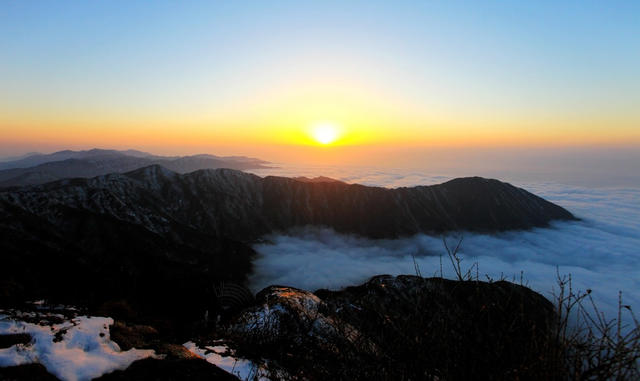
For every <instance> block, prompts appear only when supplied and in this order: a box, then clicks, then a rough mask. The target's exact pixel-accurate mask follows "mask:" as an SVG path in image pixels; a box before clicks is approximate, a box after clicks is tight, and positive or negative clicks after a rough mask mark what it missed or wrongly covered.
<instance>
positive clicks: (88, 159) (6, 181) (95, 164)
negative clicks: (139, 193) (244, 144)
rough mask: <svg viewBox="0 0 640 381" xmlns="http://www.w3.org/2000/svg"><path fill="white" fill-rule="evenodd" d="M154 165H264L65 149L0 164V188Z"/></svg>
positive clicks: (180, 168)
mask: <svg viewBox="0 0 640 381" xmlns="http://www.w3.org/2000/svg"><path fill="white" fill-rule="evenodd" d="M154 164H159V165H162V166H164V167H165V168H169V169H170V170H172V171H175V172H179V173H187V172H193V171H196V170H199V169H206V168H231V169H240V170H243V169H254V168H264V165H265V164H267V162H265V161H262V160H259V159H253V158H248V157H242V156H230V157H218V156H213V155H193V156H182V157H180V156H175V157H170V156H156V155H152V154H149V153H146V152H141V151H136V150H126V151H115V150H103V149H92V150H88V151H69V150H66V151H59V152H55V153H52V154H48V155H42V154H36V155H32V156H28V157H26V158H23V159H20V160H15V161H10V162H4V163H0V187H8V186H22V185H35V184H44V183H47V182H51V181H55V180H60V179H65V178H74V177H85V178H89V177H95V176H100V175H105V174H108V173H125V172H129V171H132V170H135V169H138V168H142V167H146V166H149V165H154Z"/></svg>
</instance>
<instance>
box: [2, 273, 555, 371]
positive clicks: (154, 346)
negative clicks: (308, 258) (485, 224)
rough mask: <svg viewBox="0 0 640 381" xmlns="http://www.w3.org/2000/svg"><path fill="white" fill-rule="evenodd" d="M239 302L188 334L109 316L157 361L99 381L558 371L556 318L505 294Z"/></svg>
mask: <svg viewBox="0 0 640 381" xmlns="http://www.w3.org/2000/svg"><path fill="white" fill-rule="evenodd" d="M232 299H233V298H232ZM241 299H243V302H239V303H236V304H235V305H233V304H229V305H228V307H229V308H228V309H226V310H225V311H224V313H222V314H221V315H220V316H210V317H209V319H208V320H204V319H201V320H199V321H194V322H192V323H190V324H189V326H188V329H185V328H186V327H183V329H182V330H175V329H174V328H172V326H171V325H167V324H166V322H164V321H162V320H157V321H154V320H153V319H151V320H149V319H146V318H142V317H141V316H139V315H137V314H136V313H135V312H134V311H133V310H130V309H128V308H127V306H126V305H119V306H114V305H112V306H110V307H108V309H104V310H103V311H102V312H104V313H109V314H110V315H111V316H113V317H114V318H115V322H113V324H112V325H111V326H110V329H109V331H108V332H107V333H108V334H109V335H108V336H107V338H110V339H111V340H113V341H114V342H116V343H117V344H118V347H119V349H120V350H122V351H129V352H123V353H125V354H126V353H132V352H131V351H144V350H153V356H152V357H149V358H146V359H141V360H137V361H134V362H133V363H131V365H129V366H128V367H127V368H124V369H120V370H115V371H113V372H111V373H107V374H104V375H103V376H102V379H107V380H109V379H111V380H124V379H137V380H140V379H142V380H144V379H150V380H151V379H154V380H155V379H162V380H174V379H175V380H177V379H184V378H185V377H187V376H188V378H189V379H202V380H205V379H209V380H211V379H233V378H234V377H233V376H231V375H230V374H229V373H232V374H235V375H237V376H240V378H243V379H244V378H263V379H265V378H266V379H310V380H325V379H434V380H435V379H478V378H481V379H518V378H519V379H532V378H539V379H544V378H546V377H545V376H546V375H547V374H546V373H545V372H547V371H551V370H550V369H548V364H547V363H545V362H544V360H543V359H544V358H545V355H546V352H547V351H548V350H549V348H550V347H549V345H550V343H551V341H550V340H549V337H550V336H551V332H552V328H553V325H554V322H555V320H554V319H555V313H554V309H553V306H552V305H551V303H550V302H549V301H548V300H547V299H545V298H544V297H542V296H541V295H539V294H537V293H535V292H533V291H531V290H530V289H528V288H526V287H523V286H519V285H516V284H513V283H509V282H504V281H499V282H493V283H487V282H479V281H472V280H471V281H451V280H446V279H442V278H421V277H417V276H398V277H392V276H386V275H382V276H377V277H374V278H372V279H371V280H369V281H368V282H366V283H364V284H362V285H360V286H355V287H348V288H346V289H344V290H341V291H329V290H317V291H316V292H314V293H311V292H308V291H304V290H299V289H295V288H291V287H285V286H270V287H268V288H266V289H264V290H262V291H261V292H259V293H258V294H257V296H256V297H255V300H253V301H250V300H248V299H244V298H241ZM242 303H244V305H243V304H242ZM64 335H65V333H63V334H61V336H60V337H61V340H64ZM1 337H2V336H0V338H1ZM21 340H22V342H23V345H29V344H28V343H29V342H30V338H28V337H27V338H24V337H23V338H22V339H21ZM0 342H1V340H0ZM9 344H10V343H9ZM5 346H7V345H5ZM134 348H135V349H134ZM5 350H6V349H0V359H2V353H3V352H2V351H5ZM204 359H206V360H208V362H206V361H204ZM212 364H216V365H218V366H220V367H222V368H223V369H225V370H226V372H225V371H222V370H221V369H219V368H218V367H216V366H215V365H212ZM47 370H48V368H45V367H43V366H42V365H38V364H37V363H36V364H31V365H23V366H19V367H10V368H0V378H11V379H16V380H21V379H30V378H31V377H33V376H34V375H37V376H38V377H40V376H42V377H45V376H46V377H49V378H51V379H54V377H53V376H52V375H50V374H49V373H48V372H47Z"/></svg>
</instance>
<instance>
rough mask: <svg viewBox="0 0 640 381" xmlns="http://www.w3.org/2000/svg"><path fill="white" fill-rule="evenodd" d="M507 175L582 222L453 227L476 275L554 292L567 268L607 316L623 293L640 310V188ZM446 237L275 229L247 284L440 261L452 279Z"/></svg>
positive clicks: (400, 179) (338, 172)
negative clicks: (504, 228)
mask: <svg viewBox="0 0 640 381" xmlns="http://www.w3.org/2000/svg"><path fill="white" fill-rule="evenodd" d="M255 172H256V174H258V175H262V176H264V175H283V176H308V177H313V176H318V175H325V176H330V177H333V178H336V179H339V180H342V181H346V182H349V183H360V184H366V185H375V186H384V187H399V186H413V185H429V184H437V183H441V182H444V181H447V180H449V179H451V178H453V177H455V176H447V175H432V174H431V175H430V174H425V173H422V172H421V171H419V170H376V169H372V168H366V167H340V168H339V167H292V166H286V167H284V166H283V167H281V168H277V169H270V170H259V171H255ZM500 179H501V180H504V181H509V182H511V183H513V184H514V185H516V186H520V187H522V188H525V189H527V190H528V191H530V192H532V193H534V194H537V195H539V196H541V197H543V198H545V199H547V200H549V201H552V202H554V203H557V204H559V205H561V206H563V207H565V208H566V209H568V210H569V211H571V212H572V213H573V214H574V215H576V216H577V217H579V218H580V219H581V220H580V221H574V222H555V223H553V224H552V225H551V226H550V227H548V228H538V229H532V230H527V231H510V232H505V233H499V234H474V233H469V232H459V233H452V234H450V235H448V236H446V237H444V238H445V239H447V242H448V243H449V244H450V246H455V244H456V243H457V242H458V240H459V238H460V237H463V242H462V245H461V249H460V254H461V257H462V259H463V260H462V268H463V270H465V271H466V270H469V269H472V274H473V276H474V277H475V276H476V274H477V275H478V276H479V278H480V279H484V280H486V279H488V278H492V279H500V278H506V279H509V280H515V281H516V282H521V281H522V282H523V283H524V284H526V285H528V286H529V287H531V288H533V289H534V290H536V291H539V292H541V293H542V294H543V295H545V296H547V297H549V298H552V296H553V292H554V290H556V291H557V289H558V288H557V283H556V280H557V276H558V274H560V275H570V276H571V278H572V282H573V287H574V290H582V291H584V290H587V289H591V290H593V293H592V295H593V297H594V299H595V301H596V303H597V304H598V306H599V307H600V308H601V310H602V311H604V312H605V314H606V315H607V316H609V317H611V318H614V317H615V316H616V314H617V306H618V292H619V291H622V293H623V294H622V295H623V303H624V304H628V305H631V306H632V308H633V309H634V311H640V188H635V187H587V186H571V185H563V184H561V183H559V182H540V181H537V182H527V181H522V179H518V180H513V179H509V178H504V177H503V178H500ZM442 239H443V237H441V236H429V235H424V234H420V235H416V236H413V237H408V238H402V239H395V240H371V239H366V238H362V237H357V236H353V235H344V234H338V233H336V232H334V231H332V230H330V229H323V228H317V227H315V228H312V227H307V228H300V229H297V230H293V231H289V232H285V233H282V234H278V235H271V236H268V237H266V242H265V243H262V244H259V245H256V246H255V249H256V250H257V252H258V253H259V256H258V258H257V259H256V260H255V262H254V266H255V272H254V274H253V275H252V276H251V279H250V282H251V286H252V288H253V289H254V290H255V291H257V290H259V289H261V288H263V287H265V286H267V285H270V284H282V285H289V286H294V287H299V288H303V289H308V290H315V289H318V288H331V289H339V288H341V287H344V286H348V285H354V284H359V283H362V282H364V281H366V280H367V279H368V278H370V277H371V276H373V275H377V274H392V275H395V274H415V273H416V266H415V265H416V264H417V265H418V267H419V270H420V272H421V273H422V275H423V276H433V275H435V276H439V275H440V272H441V269H442V273H443V275H444V276H445V277H449V278H455V273H454V271H453V266H452V265H451V262H450V261H449V258H448V256H447V255H446V251H445V249H444V246H443V242H442ZM414 258H415V263H414ZM441 263H442V266H441ZM476 264H477V268H476Z"/></svg>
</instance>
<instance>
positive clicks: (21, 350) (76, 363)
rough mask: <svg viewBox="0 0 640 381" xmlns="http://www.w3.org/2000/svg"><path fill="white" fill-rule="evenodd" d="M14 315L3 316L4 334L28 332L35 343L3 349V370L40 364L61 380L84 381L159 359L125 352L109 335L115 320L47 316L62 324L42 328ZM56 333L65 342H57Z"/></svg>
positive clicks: (135, 351) (149, 354)
mask: <svg viewBox="0 0 640 381" xmlns="http://www.w3.org/2000/svg"><path fill="white" fill-rule="evenodd" d="M12 315H13V316H11V317H10V316H8V315H5V314H0V335H7V334H18V333H27V334H29V335H31V338H32V340H31V343H29V344H16V345H13V346H11V347H9V348H2V349H0V367H7V366H16V365H23V364H30V363H40V364H42V365H43V366H44V367H45V368H47V371H49V372H50V373H52V374H53V375H55V376H56V377H58V378H60V379H61V380H64V381H76V380H78V381H80V380H90V379H92V378H95V377H99V376H101V375H103V374H106V373H110V372H112V371H114V370H118V369H126V368H127V367H128V366H129V365H130V364H131V363H132V362H134V361H136V360H140V359H143V358H146V357H154V356H155V352H154V351H153V350H140V349H131V350H128V351H124V352H123V351H121V350H120V347H118V344H116V343H115V342H113V341H111V339H110V336H109V325H111V324H113V319H111V318H106V317H88V316H78V317H75V318H71V319H66V320H65V319H63V316H62V315H55V316H54V315H51V314H43V317H45V318H52V317H57V318H58V321H61V322H60V323H57V324H52V323H44V324H42V325H41V324H35V323H29V322H25V321H21V320H19V319H20V316H21V315H20V313H18V314H12ZM22 316H23V317H24V318H25V320H27V319H26V318H29V319H28V320H30V321H35V320H33V318H36V320H37V318H38V317H39V316H40V315H39V314H36V313H28V314H22ZM56 334H58V338H60V339H61V340H59V339H56Z"/></svg>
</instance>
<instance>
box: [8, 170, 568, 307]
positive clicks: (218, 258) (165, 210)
mask: <svg viewBox="0 0 640 381" xmlns="http://www.w3.org/2000/svg"><path fill="white" fill-rule="evenodd" d="M572 218H573V216H572V215H571V213H569V212H568V211H566V210H565V209H563V208H561V207H559V206H557V205H554V204H552V203H550V202H548V201H545V200H543V199H542V198H540V197H537V196H535V195H533V194H531V193H529V192H527V191H525V190H523V189H520V188H516V187H514V186H512V185H509V184H506V183H503V182H500V181H497V180H488V179H483V178H478V177H474V178H464V179H456V180H452V181H449V182H446V183H444V184H440V185H434V186H418V187H412V188H398V189H386V188H378V187H368V186H363V185H357V184H353V185H351V184H346V183H342V182H336V181H332V182H324V181H323V182H307V181H299V180H295V179H291V178H284V177H265V178H261V177H258V176H255V175H252V174H248V173H244V172H241V171H236V170H231V169H215V170H211V169H207V170H199V171H195V172H192V173H188V174H179V173H176V172H173V171H170V170H168V169H166V168H164V167H162V166H159V165H153V166H149V167H145V168H141V169H138V170H135V171H132V172H128V173H126V174H117V173H116V174H109V175H104V176H98V177H94V178H90V179H81V178H76V179H68V180H59V181H55V182H51V183H47V184H44V185H36V186H27V187H20V188H11V189H5V190H4V191H0V253H2V254H1V255H2V261H3V266H2V269H1V270H0V279H2V281H0V283H2V285H0V299H2V294H3V293H4V296H5V297H8V296H13V297H17V298H20V297H27V296H28V297H43V296H57V297H58V298H60V297H64V298H72V299H73V298H75V299H77V298H80V299H82V300H84V301H89V302H93V303H98V302H100V301H104V300H107V299H118V298H123V299H126V300H132V301H133V302H135V303H139V304H140V305H142V307H143V308H142V309H143V310H144V308H151V309H154V308H160V307H161V308H162V309H164V310H165V311H179V312H180V313H181V314H185V316H187V315H188V314H187V312H188V311H194V313H195V311H204V309H206V308H214V307H212V306H211V305H209V304H210V303H213V301H214V300H215V295H214V290H213V286H214V284H216V282H218V281H220V280H229V281H235V282H240V283H241V282H243V281H244V280H245V277H246V275H247V274H248V273H249V271H250V270H251V258H252V256H253V254H254V252H253V250H252V249H251V246H250V244H251V243H252V242H255V241H256V240H259V239H260V238H261V237H263V236H264V235H265V234H268V233H273V232H277V231H284V230H287V229H289V228H293V227H297V226H304V225H321V226H328V227H331V228H333V229H335V230H336V231H339V232H344V233H355V234H359V235H362V236H366V237H372V238H379V237H388V238H390V237H398V236H406V235H412V234H416V233H419V232H427V233H428V232H444V231H449V230H474V231H487V232H491V231H500V230H506V229H526V228H531V227H535V226H544V225H546V224H548V223H549V222H550V221H551V220H554V219H572ZM169 305H172V306H174V307H179V308H175V309H170V308H167V306H169Z"/></svg>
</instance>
